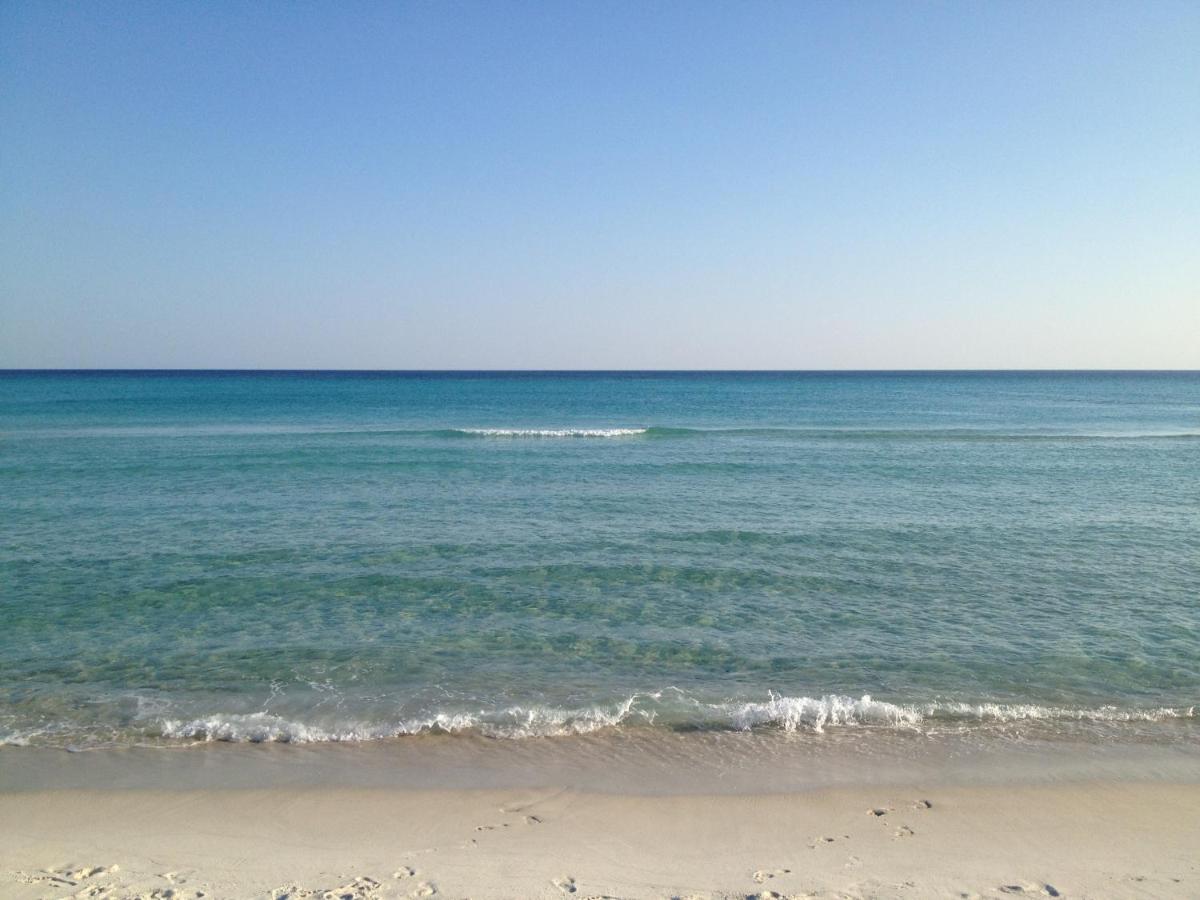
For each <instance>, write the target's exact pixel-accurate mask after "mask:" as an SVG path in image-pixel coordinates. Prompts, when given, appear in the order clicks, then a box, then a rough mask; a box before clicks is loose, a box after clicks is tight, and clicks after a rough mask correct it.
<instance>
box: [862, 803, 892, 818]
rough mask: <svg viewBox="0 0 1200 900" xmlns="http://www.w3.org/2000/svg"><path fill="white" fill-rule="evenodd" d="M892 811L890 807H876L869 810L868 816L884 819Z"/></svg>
mask: <svg viewBox="0 0 1200 900" xmlns="http://www.w3.org/2000/svg"><path fill="white" fill-rule="evenodd" d="M891 811H892V808H891V807H890V806H875V807H872V808H871V809H868V810H867V815H869V816H875V817H876V818H882V817H884V816H886V815H887V814H888V813H890V812H891Z"/></svg>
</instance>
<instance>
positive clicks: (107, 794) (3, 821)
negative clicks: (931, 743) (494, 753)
mask: <svg viewBox="0 0 1200 900" xmlns="http://www.w3.org/2000/svg"><path fill="white" fill-rule="evenodd" d="M1197 810H1200V787H1198V786H1197V785H1195V784H1171V783H1161V782H1149V783H1145V782H1143V783H1137V782H1127V783H1113V782H1104V783H1076V784H1069V785H1041V786H1026V787H1004V786H987V787H945V788H927V787H921V786H916V785H914V786H910V787H905V788H896V787H895V786H892V787H888V788H887V789H880V788H854V789H840V790H830V791H816V792H804V793H789V794H767V795H709V796H705V795H695V794H692V795H672V796H646V795H619V794H606V793H597V792H588V791H579V790H573V789H562V788H551V787H547V788H537V789H510V790H501V791H497V790H435V791H425V790H410V789H361V788H357V789H355V788H333V787H325V788H322V787H316V788H314V787H302V788H286V787H273V788H268V789H263V790H255V789H236V790H221V789H206V790H182V791H170V790H158V789H155V790H137V789H119V790H74V789H71V790H49V791H41V790H39V791H28V792H9V793H6V794H4V795H2V796H0V896H3V897H12V898H43V897H147V898H159V897H163V898H165V897H172V898H199V897H207V898H225V897H229V898H234V897H273V898H283V897H331V898H368V897H369V898H375V897H380V898H382V897H420V896H434V895H436V896H441V897H454V898H460V897H471V898H501V897H543V898H553V897H561V896H577V897H621V898H634V897H647V898H651V897H653V898H659V897H696V898H717V897H719V898H726V897H814V896H815V897H1007V896H1014V895H1015V896H1022V895H1025V896H1063V897H1195V896H1197V895H1198V894H1200V854H1197V852H1196V850H1197V847H1200V812H1197Z"/></svg>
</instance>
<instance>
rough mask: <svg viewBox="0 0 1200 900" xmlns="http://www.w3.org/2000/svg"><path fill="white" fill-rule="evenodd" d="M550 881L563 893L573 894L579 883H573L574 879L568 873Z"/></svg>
mask: <svg viewBox="0 0 1200 900" xmlns="http://www.w3.org/2000/svg"><path fill="white" fill-rule="evenodd" d="M551 883H552V884H553V885H554V886H555V887H556V888H558V889H559V890H560V891H562V892H563V893H564V894H573V893H575V892H576V891H577V890H579V885H577V884H576V883H575V879H574V878H572V877H571V876H570V875H567V876H565V877H563V878H555V879H554V881H553V882H551Z"/></svg>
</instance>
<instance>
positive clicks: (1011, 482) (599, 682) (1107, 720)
mask: <svg viewBox="0 0 1200 900" xmlns="http://www.w3.org/2000/svg"><path fill="white" fill-rule="evenodd" d="M1198 700H1200V374H1197V373H1138V374H1130V373H1124V374H1120V373H915V374H914V373H897V374H887V373H858V374H856V373H846V374H832V373H826V374H822V373H779V374H772V373H760V374H694V373H654V374H630V373H610V374H602V373H598V374H487V373H445V374H443V373H433V374H431V373H426V374H421V373H20V372H7V373H0V741H3V742H6V743H33V744H52V745H60V746H61V745H66V746H96V745H104V744H110V743H128V742H143V743H144V742H149V743H158V742H166V743H177V742H187V741H195V740H211V739H224V740H341V739H372V738H383V737H391V736H396V735H404V734H412V733H420V732H423V731H430V730H433V731H452V732H465V733H479V732H482V733H484V734H487V735H495V736H497V737H525V736H534V735H552V734H570V733H578V732H587V731H592V730H596V729H616V728H668V729H673V730H679V729H684V730H686V729H694V728H701V729H781V730H791V729H794V730H797V731H801V732H806V733H812V734H814V735H819V734H824V733H829V732H831V731H835V730H836V731H843V730H854V729H858V730H861V731H863V732H864V733H868V734H869V733H870V732H871V731H872V730H879V731H896V730H911V731H938V730H956V731H962V730H971V729H976V730H979V731H980V732H981V733H984V732H987V731H988V730H989V729H990V730H998V729H1002V730H1003V731H1004V733H1005V734H1012V733H1014V730H1016V732H1017V733H1020V731H1021V729H1037V730H1039V733H1043V734H1044V733H1047V732H1055V731H1056V730H1060V731H1062V732H1064V733H1066V732H1071V733H1078V732H1080V731H1083V732H1085V733H1087V734H1090V735H1094V736H1096V737H1097V738H1098V739H1101V740H1103V739H1108V738H1110V737H1116V736H1120V735H1131V734H1136V735H1139V736H1141V737H1143V738H1146V739H1163V740H1179V739H1183V740H1194V739H1195V737H1196V736H1197V735H1200V729H1197V724H1198V719H1197V717H1196V715H1195V710H1194V705H1195V704H1197V701H1198Z"/></svg>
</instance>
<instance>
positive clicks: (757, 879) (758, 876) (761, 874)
mask: <svg viewBox="0 0 1200 900" xmlns="http://www.w3.org/2000/svg"><path fill="white" fill-rule="evenodd" d="M790 874H792V870H791V869H770V870H768V869H759V870H758V871H757V872H755V873H754V875H752V876H751V877H752V878H753V879H754V883H755V884H762V883H763V882H766V881H770V880H771V879H772V878H777V877H778V876H780V875H790Z"/></svg>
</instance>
